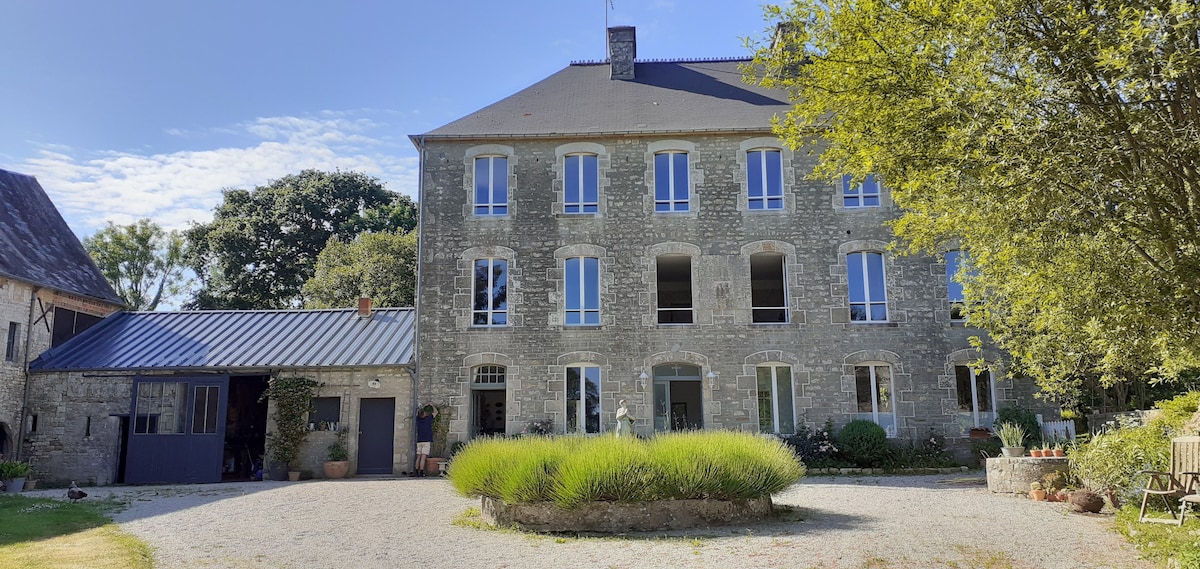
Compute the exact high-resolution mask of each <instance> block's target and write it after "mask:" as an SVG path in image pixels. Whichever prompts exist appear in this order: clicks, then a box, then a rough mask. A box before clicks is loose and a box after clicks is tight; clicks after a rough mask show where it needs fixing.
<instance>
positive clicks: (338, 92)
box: [0, 0, 766, 236]
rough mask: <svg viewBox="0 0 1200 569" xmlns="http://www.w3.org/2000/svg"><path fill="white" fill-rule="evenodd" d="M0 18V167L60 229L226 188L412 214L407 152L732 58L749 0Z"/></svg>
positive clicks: (226, 3)
mask: <svg viewBox="0 0 1200 569" xmlns="http://www.w3.org/2000/svg"><path fill="white" fill-rule="evenodd" d="M612 2H613V5H612V8H611V9H607V6H606V4H605V1H604V0H556V1H551V0H536V1H528V0H518V1H515V2H494V1H487V2H485V1H475V0H460V1H457V2H454V1H433V2H413V1H404V0H400V1H377V2H376V1H353V0H345V1H342V2H318V1H314V0H288V1H283V0H270V1H267V0H263V1H254V0H238V1H230V0H206V1H166V2H163V1H152V0H139V1H133V0H107V1H105V2H90V1H86V2H80V1H75V2H68V1H67V0H37V1H32V2H31V1H27V0H0V13H2V14H3V15H4V21H5V31H4V33H3V34H0V77H2V79H0V101H4V104H3V105H0V132H3V133H4V134H5V136H3V137H0V168H4V169H8V170H13V171H16V172H22V173H26V174H32V175H35V176H37V177H38V180H39V181H40V182H41V184H42V186H43V187H44V188H45V189H46V190H47V192H49V194H50V196H51V198H52V199H53V200H54V202H55V204H56V205H57V206H58V208H59V210H60V211H61V212H62V213H63V215H64V217H66V219H67V222H68V223H69V224H70V225H71V227H72V229H74V230H75V232H76V233H77V234H78V235H80V236H86V235H90V234H91V233H93V232H94V231H95V230H96V229H98V228H100V227H103V225H104V223H105V222H106V221H113V222H116V223H122V224H123V223H130V222H132V221H134V220H136V219H138V218H142V217H149V218H151V219H154V220H155V221H157V222H159V223H160V224H162V225H163V226H165V227H168V228H183V227H186V226H187V223H188V222H189V221H207V220H208V219H210V218H211V210H212V208H213V206H215V205H216V204H217V203H219V201H220V192H221V190H222V189H223V188H233V187H238V188H252V187H254V186H256V185H260V184H264V183H267V182H269V181H270V180H273V179H276V178H279V177H281V176H284V175H287V174H290V173H295V172H299V171H300V170H303V169H305V168H320V169H333V168H342V169H350V170H358V171H363V172H366V173H369V174H371V175H374V176H377V177H379V178H380V179H381V180H383V181H384V182H385V183H386V185H387V186H388V188H390V189H392V190H394V191H399V192H403V193H407V194H410V195H413V196H415V195H416V191H417V173H416V169H417V153H416V151H415V150H414V149H413V147H412V145H411V144H410V143H409V141H408V138H407V136H408V135H409V134H418V133H422V132H426V131H428V130H432V129H434V128H436V127H438V126H441V125H443V124H445V123H447V122H450V121H452V120H454V119H456V118H458V117H461V116H463V115H465V114H467V113H470V112H472V111H474V110H476V109H479V108H481V107H483V106H486V105H488V104H490V103H492V102H494V101H497V100H499V99H501V98H503V97H506V96H508V95H510V94H512V93H514V92H516V91H518V90H520V89H521V88H523V87H526V86H528V85H530V84H532V83H534V82H536V81H538V80H539V79H541V78H543V77H545V76H547V75H550V74H551V73H554V72H555V71H557V70H559V69H561V68H562V67H564V66H566V65H567V64H568V63H569V62H570V61H572V60H584V59H587V60H596V59H604V58H605V56H606V55H605V43H604V42H605V34H604V27H605V14H606V13H607V16H608V24H609V25H633V26H636V27H637V36H638V57H639V59H678V58H702V57H728V56H743V55H747V54H748V51H747V50H746V48H745V47H744V46H743V44H742V40H741V38H743V37H747V36H754V37H762V36H763V35H764V31H763V30H764V29H765V28H766V23H765V21H764V20H763V18H762V9H761V7H760V5H761V2H759V1H752V0H724V1H721V0H696V1H686V0H612Z"/></svg>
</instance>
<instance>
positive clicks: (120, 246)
mask: <svg viewBox="0 0 1200 569" xmlns="http://www.w3.org/2000/svg"><path fill="white" fill-rule="evenodd" d="M83 248H84V249H85V250H87V252H88V255H90V256H91V257H92V260H93V261H95V262H96V266H97V267H99V268H100V272H101V273H103V274H104V278H105V279H108V283H109V284H111V285H112V287H113V289H114V290H116V292H117V296H120V297H121V300H123V301H124V302H125V305H126V306H127V307H128V308H129V309H130V310H155V309H156V308H158V305H159V303H160V302H162V301H163V299H164V298H170V297H172V296H174V295H177V294H179V293H181V292H182V288H183V287H184V286H186V285H187V284H188V282H189V279H188V278H187V277H186V276H185V275H184V269H185V267H184V265H183V236H182V235H181V234H180V233H179V232H178V231H170V232H168V231H165V230H163V228H162V227H160V226H159V225H158V224H157V223H154V222H153V221H150V220H149V219H139V220H138V221H136V222H134V223H131V224H129V225H116V224H114V223H113V222H111V221H110V222H108V226H106V227H105V228H103V229H101V230H99V231H97V232H96V233H95V234H93V235H92V236H90V237H85V238H84V239H83Z"/></svg>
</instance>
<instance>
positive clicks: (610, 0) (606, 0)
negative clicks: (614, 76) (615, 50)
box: [603, 0, 617, 59]
mask: <svg viewBox="0 0 1200 569" xmlns="http://www.w3.org/2000/svg"><path fill="white" fill-rule="evenodd" d="M604 3H605V6H604V52H603V53H604V59H608V11H609V10H616V9H617V8H616V7H615V6H613V0H604Z"/></svg>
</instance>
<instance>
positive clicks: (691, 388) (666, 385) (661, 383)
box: [654, 364, 704, 431]
mask: <svg viewBox="0 0 1200 569" xmlns="http://www.w3.org/2000/svg"><path fill="white" fill-rule="evenodd" d="M701 387H702V384H701V383H700V368H698V367H696V366H690V365H684V364H666V365H661V366H656V367H655V368H654V430H655V431H685V430H689V429H703V428H704V396H703V390H702V389H701Z"/></svg>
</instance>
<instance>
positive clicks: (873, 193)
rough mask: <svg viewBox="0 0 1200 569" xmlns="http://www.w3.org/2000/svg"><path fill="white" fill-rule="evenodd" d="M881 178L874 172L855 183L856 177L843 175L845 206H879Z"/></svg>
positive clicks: (843, 201)
mask: <svg viewBox="0 0 1200 569" xmlns="http://www.w3.org/2000/svg"><path fill="white" fill-rule="evenodd" d="M879 203H880V199H879V180H877V179H876V178H875V175H874V174H867V177H866V178H863V181H862V182H858V183H855V182H854V177H853V176H851V175H849V174H846V175H845V176H842V205H843V206H845V207H878V206H879Z"/></svg>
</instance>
